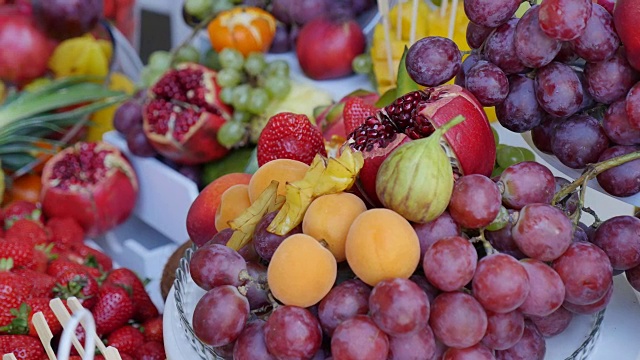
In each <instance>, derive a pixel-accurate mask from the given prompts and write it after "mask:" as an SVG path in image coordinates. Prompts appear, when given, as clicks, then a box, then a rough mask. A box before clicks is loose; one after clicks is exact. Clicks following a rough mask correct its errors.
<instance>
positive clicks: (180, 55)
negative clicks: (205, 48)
mask: <svg viewBox="0 0 640 360" xmlns="http://www.w3.org/2000/svg"><path fill="white" fill-rule="evenodd" d="M185 62H193V63H198V62H200V51H198V49H196V47H195V46H193V45H186V46H184V47H181V48H180V49H179V50H178V52H177V53H176V60H175V63H176V64H181V63H185Z"/></svg>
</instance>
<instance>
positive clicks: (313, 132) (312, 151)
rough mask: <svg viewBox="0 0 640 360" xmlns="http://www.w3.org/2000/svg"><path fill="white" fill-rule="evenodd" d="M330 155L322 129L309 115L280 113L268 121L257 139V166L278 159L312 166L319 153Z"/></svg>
mask: <svg viewBox="0 0 640 360" xmlns="http://www.w3.org/2000/svg"><path fill="white" fill-rule="evenodd" d="M318 153H320V154H322V155H324V156H326V155H327V151H326V149H325V147H324V138H323V137H322V133H321V132H320V130H319V129H318V128H317V127H315V126H314V125H313V124H311V122H310V121H309V118H308V117H307V116H306V115H301V114H293V113H279V114H276V115H275V116H273V117H271V119H269V122H267V125H266V126H265V127H264V129H263V130H262V133H261V134H260V137H259V138H258V165H259V166H262V165H264V164H265V163H267V162H269V161H271V160H275V159H293V160H298V161H301V162H303V163H305V164H311V161H313V158H314V157H315V156H316V154H318Z"/></svg>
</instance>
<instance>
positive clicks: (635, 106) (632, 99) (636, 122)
mask: <svg viewBox="0 0 640 360" xmlns="http://www.w3.org/2000/svg"><path fill="white" fill-rule="evenodd" d="M625 110H627V117H628V118H629V124H631V127H632V128H634V129H637V130H640V82H638V83H636V84H635V85H633V87H632V88H631V90H629V93H628V94H627V98H626V103H625Z"/></svg>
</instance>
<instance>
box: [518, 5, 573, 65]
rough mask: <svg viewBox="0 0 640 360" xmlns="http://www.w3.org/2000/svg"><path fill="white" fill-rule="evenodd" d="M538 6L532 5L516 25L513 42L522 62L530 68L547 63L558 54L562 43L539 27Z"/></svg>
mask: <svg viewBox="0 0 640 360" xmlns="http://www.w3.org/2000/svg"><path fill="white" fill-rule="evenodd" d="M539 12H540V7H539V6H538V5H535V6H532V7H531V8H529V10H527V12H526V13H525V14H524V15H523V16H522V18H520V21H519V22H518V25H516V32H515V35H514V40H513V41H514V44H515V49H516V54H517V55H518V58H519V59H520V61H522V63H523V64H524V65H525V66H527V67H530V68H539V67H542V66H545V65H547V64H548V63H550V62H551V61H553V59H554V58H555V57H556V55H558V53H559V52H560V48H561V47H562V43H561V42H560V40H557V39H554V38H551V37H549V36H548V35H547V34H545V33H544V32H543V31H542V29H540V24H539V23H538V14H539Z"/></svg>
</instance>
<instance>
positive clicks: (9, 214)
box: [4, 200, 43, 229]
mask: <svg viewBox="0 0 640 360" xmlns="http://www.w3.org/2000/svg"><path fill="white" fill-rule="evenodd" d="M18 219H31V220H36V221H39V222H40V223H42V221H43V217H42V210H40V208H39V207H38V205H36V204H34V203H32V202H29V201H25V200H17V201H13V202H11V203H9V205H7V206H5V207H4V228H5V229H8V228H9V227H11V225H13V223H14V222H15V221H16V220H18Z"/></svg>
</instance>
